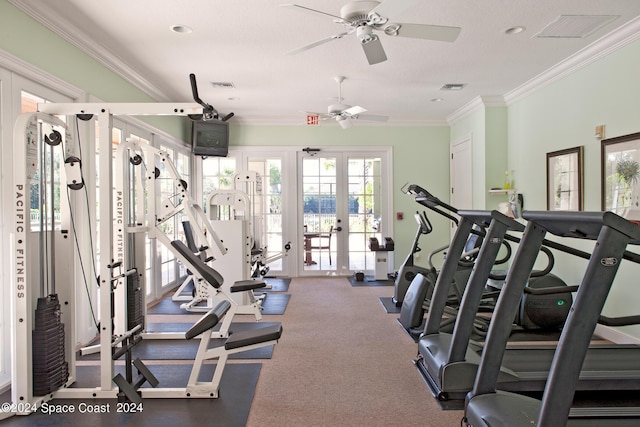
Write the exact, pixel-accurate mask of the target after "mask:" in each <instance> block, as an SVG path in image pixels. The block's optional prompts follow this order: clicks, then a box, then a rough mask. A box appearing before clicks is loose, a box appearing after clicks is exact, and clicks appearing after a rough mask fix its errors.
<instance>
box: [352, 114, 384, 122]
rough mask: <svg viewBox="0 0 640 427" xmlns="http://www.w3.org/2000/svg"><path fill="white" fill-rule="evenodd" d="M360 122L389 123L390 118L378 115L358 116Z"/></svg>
mask: <svg viewBox="0 0 640 427" xmlns="http://www.w3.org/2000/svg"><path fill="white" fill-rule="evenodd" d="M358 120H367V121H369V122H387V121H389V116H379V115H377V114H358Z"/></svg>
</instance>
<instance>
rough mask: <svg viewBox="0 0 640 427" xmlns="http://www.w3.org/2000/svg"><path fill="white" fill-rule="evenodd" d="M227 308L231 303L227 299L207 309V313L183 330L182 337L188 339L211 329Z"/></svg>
mask: <svg viewBox="0 0 640 427" xmlns="http://www.w3.org/2000/svg"><path fill="white" fill-rule="evenodd" d="M229 308H231V303H229V301H221V302H220V303H219V304H218V305H216V306H215V307H213V308H212V309H211V310H209V311H208V312H207V314H205V315H204V316H202V317H201V318H200V319H199V320H198V321H197V322H196V323H194V325H193V326H192V327H190V328H189V330H188V331H187V332H185V334H184V337H185V338H186V339H188V340H190V339H192V338H195V337H197V336H198V335H200V334H201V333H203V332H206V331H208V330H209V329H213V327H214V326H216V325H217V324H218V322H219V321H220V319H222V316H224V314H225V313H226V312H227V310H229Z"/></svg>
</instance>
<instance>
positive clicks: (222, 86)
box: [211, 82, 236, 89]
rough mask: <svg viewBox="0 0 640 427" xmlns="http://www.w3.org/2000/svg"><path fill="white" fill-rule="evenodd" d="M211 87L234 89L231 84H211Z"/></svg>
mask: <svg viewBox="0 0 640 427" xmlns="http://www.w3.org/2000/svg"><path fill="white" fill-rule="evenodd" d="M211 86H213V87H215V88H227V89H233V88H234V87H236V86H235V85H234V84H233V83H232V82H211Z"/></svg>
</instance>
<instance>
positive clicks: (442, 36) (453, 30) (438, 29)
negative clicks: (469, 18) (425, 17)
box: [387, 24, 462, 42]
mask: <svg viewBox="0 0 640 427" xmlns="http://www.w3.org/2000/svg"><path fill="white" fill-rule="evenodd" d="M397 25H399V26H400V28H399V29H398V33H397V34H395V35H397V36H398V37H410V38H413V39H424V40H436V41H441V42H453V41H455V40H456V39H457V38H458V35H459V34H460V31H461V30H462V28H460V27H446V26H442V25H425V24H397ZM387 34H388V33H387ZM390 35H392V34H390Z"/></svg>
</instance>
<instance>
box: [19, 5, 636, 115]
mask: <svg viewBox="0 0 640 427" xmlns="http://www.w3.org/2000/svg"><path fill="white" fill-rule="evenodd" d="M10 1H11V2H12V3H13V4H14V5H16V6H18V7H21V8H22V9H23V10H25V11H26V12H27V13H30V14H31V15H32V16H34V17H35V18H36V19H39V20H40V21H41V22H43V23H44V24H45V25H48V26H49V27H50V28H53V29H54V30H55V31H57V32H58V33H60V34H62V35H64V36H65V37H67V38H69V39H73V40H75V43H76V44H77V45H79V46H81V47H83V48H85V49H87V50H88V51H90V52H92V54H93V55H95V56H96V57H98V58H101V59H102V60H104V61H107V62H109V63H110V66H112V67H113V68H114V69H116V70H118V71H119V72H120V73H122V74H123V75H125V76H126V77H127V78H129V79H130V80H131V81H133V82H135V83H136V84H138V85H139V86H141V87H142V88H143V89H144V90H145V91H147V92H148V93H149V94H151V95H152V96H153V97H154V98H155V99H157V100H158V101H190V100H192V98H191V88H190V84H189V77H188V76H189V74H190V73H195V74H196V76H197V79H198V87H199V92H200V97H201V98H202V99H203V100H204V101H206V102H208V103H210V104H212V105H213V106H214V107H215V108H216V109H217V110H218V111H220V112H221V113H226V112H230V111H233V112H234V113H235V115H236V116H235V117H234V118H233V119H232V120H233V121H234V122H235V123H275V124H302V123H304V121H305V115H306V114H305V112H312V111H316V112H325V111H326V108H327V106H328V105H329V104H333V103H335V102H336V97H337V95H338V85H337V83H336V82H335V80H334V77H335V76H346V80H345V81H344V83H343V87H342V95H343V97H344V102H345V103H346V104H350V105H360V106H362V107H364V108H366V109H368V110H369V113H371V114H377V115H386V116H390V118H391V119H390V121H389V122H388V124H430V123H445V122H446V121H447V120H450V119H451V118H452V117H455V115H456V114H459V112H460V111H462V110H464V108H465V106H468V105H469V103H470V102H472V101H473V100H476V99H478V97H483V99H484V100H485V101H486V102H496V103H500V102H504V99H505V96H506V97H507V100H508V98H509V96H511V97H513V96H515V95H514V94H516V93H518V91H519V90H520V91H522V90H523V85H526V84H530V85H531V84H532V82H535V81H540V80H542V77H541V76H542V75H544V74H543V73H546V75H547V77H545V78H551V77H552V76H553V75H554V73H555V74H558V73H560V74H561V73H562V70H563V69H566V68H569V67H571V66H574V65H575V64H578V63H580V62H581V61H584V60H588V59H589V58H592V57H594V56H597V55H599V54H600V51H601V50H602V49H605V48H609V47H610V46H611V45H615V44H616V43H620V42H621V41H624V40H628V39H629V38H632V39H633V38H634V37H637V34H638V32H639V31H640V18H639V15H640V1H638V0H616V1H611V0H537V1H533V0H518V1H515V0H473V1H470V0H422V1H419V2H417V3H416V4H415V5H414V6H412V7H410V8H409V9H408V10H406V11H405V12H403V13H401V14H400V15H398V16H395V17H393V18H392V21H393V22H400V23H402V22H406V23H418V24H434V25H447V26H459V27H462V31H461V33H460V36H459V37H458V39H457V40H456V41H455V42H453V43H447V42H436V41H426V40H416V39H409V38H399V37H396V38H393V37H389V36H385V35H381V40H382V44H383V46H384V49H385V51H386V54H387V57H388V60H387V61H386V62H383V63H380V64H376V65H369V64H368V63H367V60H366V58H365V56H364V53H363V52H362V49H361V47H360V46H359V42H358V40H357V39H356V38H355V35H354V34H352V35H350V36H348V37H344V38H342V39H338V40H334V41H332V42H330V43H326V44H323V45H321V46H318V47H316V48H314V49H311V50H308V51H305V52H302V53H300V54H298V55H294V56H288V55H286V53H287V52H289V51H291V50H294V49H296V48H299V47H301V46H304V45H307V44H309V43H312V42H314V41H317V40H320V39H323V38H325V37H328V36H331V35H333V34H337V33H340V32H343V31H344V28H343V27H342V26H340V25H339V24H336V23H333V22H332V20H331V17H329V16H322V15H315V14H311V13H302V12H300V11H297V10H292V9H291V8H285V7H280V5H281V4H283V3H285V2H286V1H282V0H281V1H274V0H260V1H255V0H234V1H217V0H181V1H177V0H110V1H108V2H105V1H102V0H56V1H55V2H54V1H48V0H10ZM295 1H297V4H300V5H303V6H306V7H309V8H313V9H317V10H321V11H324V12H327V13H330V14H332V15H339V11H340V7H341V6H343V5H344V4H345V3H347V2H345V1H343V0H339V1H336V0H295ZM386 1H387V2H393V1H394V0H386ZM560 15H613V16H616V18H615V19H613V20H612V21H611V22H609V23H608V24H606V25H604V26H603V27H602V28H600V29H599V30H597V31H595V32H594V33H592V34H591V35H589V36H588V37H585V38H555V37H554V38H537V37H534V35H535V34H537V33H539V32H540V31H541V30H542V29H543V28H545V27H546V26H547V25H548V24H550V23H551V22H553V21H554V20H556V19H557V18H558V17H559V16H560ZM175 24H181V25H187V26H189V27H191V28H192V29H193V32H192V33H190V34H177V33H174V32H172V31H170V27H171V26H172V25H175ZM513 26H523V27H525V31H523V32H521V33H518V34H513V35H507V34H505V30H506V29H507V28H510V27H513ZM550 70H556V71H554V72H552V71H550ZM212 81H217V82H232V83H233V84H234V86H235V87H234V88H214V87H212V86H211V85H210V84H209V83H210V82H212ZM446 83H465V84H466V86H465V87H464V89H463V90H461V91H456V92H445V91H442V90H440V88H441V87H442V86H443V85H444V84H446ZM434 98H442V101H441V102H433V101H431V100H432V99H434ZM112 101H115V100H112ZM323 124H324V125H330V126H338V125H337V124H336V123H333V122H326V123H323ZM362 124H364V123H358V124H356V125H362Z"/></svg>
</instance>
